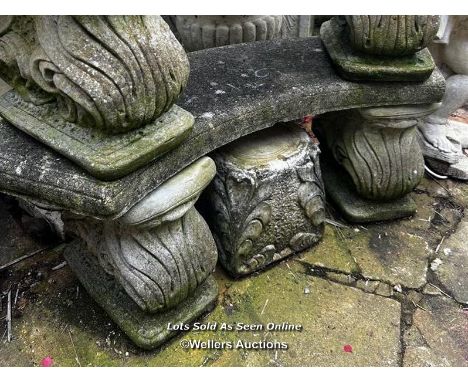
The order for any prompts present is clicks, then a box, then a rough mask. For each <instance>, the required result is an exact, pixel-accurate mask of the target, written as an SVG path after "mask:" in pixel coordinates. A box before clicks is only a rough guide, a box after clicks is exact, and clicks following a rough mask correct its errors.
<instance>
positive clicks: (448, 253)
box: [435, 218, 468, 304]
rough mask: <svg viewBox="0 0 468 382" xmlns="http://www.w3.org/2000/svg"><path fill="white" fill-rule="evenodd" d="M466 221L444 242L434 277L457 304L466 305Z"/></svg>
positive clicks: (467, 222)
mask: <svg viewBox="0 0 468 382" xmlns="http://www.w3.org/2000/svg"><path fill="white" fill-rule="evenodd" d="M467 237H468V219H467V218H464V219H463V220H462V221H461V222H460V224H459V226H458V229H457V231H456V232H455V233H453V234H452V235H451V236H450V237H449V238H448V239H446V240H444V242H443V243H442V245H441V247H440V250H439V251H438V253H437V258H438V259H440V263H439V265H438V267H437V269H436V270H435V274H436V277H437V278H438V280H439V281H440V282H441V284H442V285H443V286H444V287H445V288H446V290H447V291H449V293H450V294H451V295H452V296H453V297H454V298H455V299H456V300H457V301H459V302H461V303H463V304H468V246H467V245H466V241H465V240H466V238H467Z"/></svg>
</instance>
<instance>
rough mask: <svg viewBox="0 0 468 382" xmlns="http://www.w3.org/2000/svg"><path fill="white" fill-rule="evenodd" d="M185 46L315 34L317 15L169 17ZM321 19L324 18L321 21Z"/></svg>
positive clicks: (207, 46) (203, 45) (206, 47)
mask: <svg viewBox="0 0 468 382" xmlns="http://www.w3.org/2000/svg"><path fill="white" fill-rule="evenodd" d="M166 19H169V20H170V22H171V23H172V26H173V29H175V32H176V35H177V36H178V38H179V40H180V41H181V43H182V45H183V46H184V48H185V49H186V50H187V51H189V52H192V51H196V50H201V49H208V48H214V47H216V46H223V45H233V44H240V43H243V42H254V41H265V40H273V39H278V38H288V37H310V36H312V35H313V34H314V26H315V22H316V20H315V16H307V15H301V16H293V15H285V16H281V15H260V16H233V15H231V16H167V17H166ZM319 20H321V19H320V18H319V19H318V20H317V21H319Z"/></svg>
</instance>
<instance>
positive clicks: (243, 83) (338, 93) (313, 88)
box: [0, 37, 444, 219]
mask: <svg viewBox="0 0 468 382" xmlns="http://www.w3.org/2000/svg"><path fill="white" fill-rule="evenodd" d="M189 59H190V67H191V72H190V79H189V84H188V87H187V89H186V90H185V92H184V93H183V97H182V99H180V100H179V102H178V105H179V106H181V107H183V108H184V109H185V110H188V111H190V112H191V113H192V114H193V115H194V116H195V125H194V127H193V130H192V132H191V134H190V135H189V136H188V138H187V139H186V140H185V141H184V142H182V143H181V144H180V146H178V147H176V148H175V149H174V150H172V151H170V152H168V153H167V154H165V155H164V156H162V157H160V158H159V159H156V160H155V161H153V162H151V163H149V164H148V165H146V166H144V167H143V168H140V169H138V170H137V171H135V172H133V173H131V174H129V175H127V176H125V177H123V178H120V179H118V180H115V181H110V182H103V181H98V180H96V179H95V178H94V177H92V176H91V175H89V174H87V173H86V172H85V171H84V170H82V169H81V168H79V167H78V166H76V165H74V164H73V163H72V162H71V161H69V160H68V159H66V158H64V157H62V156H60V155H58V154H56V153H55V152H53V151H52V150H51V149H49V148H47V147H46V146H44V145H42V144H41V143H39V142H37V141H36V140H34V139H33V138H31V137H29V136H28V135H26V134H24V133H22V132H21V131H19V130H17V129H15V128H12V127H11V126H10V125H9V124H8V123H6V122H5V121H3V122H2V123H1V124H0V184H1V189H2V191H3V192H5V193H8V194H12V195H16V196H19V197H26V198H30V199H32V200H37V201H42V202H47V203H50V204H52V205H55V206H57V207H62V208H65V209H67V210H71V211H73V212H76V213H79V214H85V215H91V216H95V217H99V218H110V219H111V218H114V217H117V216H119V215H121V214H122V213H124V212H125V211H126V210H128V209H129V208H130V207H131V206H132V205H134V204H135V203H136V202H137V201H139V200H140V199H141V198H142V197H144V196H145V195H147V194H148V193H149V192H151V191H152V190H154V189H155V188H156V187H158V186H159V185H160V184H161V183H162V182H164V181H165V180H167V179H168V178H170V177H171V176H173V175H174V174H176V173H177V172H179V171H180V170H181V169H183V168H185V167H186V166H187V165H188V164H190V163H192V162H193V161H195V160H196V159H198V158H200V157H202V156H203V155H205V154H207V153H209V152H211V151H213V150H215V149H216V148H218V147H221V146H223V145H225V144H227V143H229V142H232V141H234V140H236V139H238V138H239V137H241V136H244V135H247V134H249V133H252V132H254V131H258V130H261V129H264V128H267V127H270V126H273V125H274V124H275V123H276V122H280V121H290V120H293V119H297V118H301V117H303V116H304V115H308V114H312V115H318V114H322V113H326V112H330V111H336V110H343V109H353V108H363V107H371V106H383V105H405V104H430V103H433V102H438V101H439V100H440V99H441V98H442V96H443V92H444V79H443V77H442V76H441V74H440V73H439V71H438V70H435V71H434V72H433V73H432V75H431V76H430V78H429V79H428V80H426V81H424V82H422V83H413V82H407V83H401V82H394V83H379V82H361V83H356V82H348V81H345V80H343V79H342V78H341V77H339V76H338V74H337V73H336V72H335V70H334V68H333V66H332V64H331V61H330V59H329V58H328V56H327V53H326V52H325V50H324V47H323V46H322V42H321V41H320V39H319V38H317V37H312V38H306V39H294V40H277V41H265V42H257V43H251V44H239V45H232V46H226V47H220V48H213V49H207V50H203V51H199V52H194V53H190V54H189Z"/></svg>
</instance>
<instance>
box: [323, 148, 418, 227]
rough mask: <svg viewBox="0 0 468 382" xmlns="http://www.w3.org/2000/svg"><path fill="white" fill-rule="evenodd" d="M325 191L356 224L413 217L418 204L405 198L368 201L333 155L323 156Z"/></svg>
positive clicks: (406, 196)
mask: <svg viewBox="0 0 468 382" xmlns="http://www.w3.org/2000/svg"><path fill="white" fill-rule="evenodd" d="M320 164H321V167H322V174H323V181H324V183H325V189H326V192H327V195H328V196H329V198H330V199H331V200H332V201H333V204H334V205H335V206H336V207H337V208H338V210H339V211H340V212H341V213H342V214H343V215H344V217H345V219H346V220H348V221H350V222H352V223H371V222H376V221H381V220H393V219H399V218H404V217H408V216H412V215H413V214H414V213H415V212H416V204H415V203H414V201H413V200H412V199H411V198H410V197H409V196H408V195H405V196H403V197H401V198H399V199H395V200H392V201H388V202H387V201H376V200H369V199H365V198H363V197H362V196H360V195H359V194H358V193H357V192H356V188H355V187H354V184H353V183H352V180H351V178H350V176H349V175H348V174H347V173H346V171H345V170H344V169H343V168H341V167H340V166H338V165H337V164H336V163H335V161H334V159H333V158H331V157H330V156H329V155H322V156H321V157H320Z"/></svg>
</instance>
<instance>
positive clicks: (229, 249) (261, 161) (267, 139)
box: [204, 124, 324, 276]
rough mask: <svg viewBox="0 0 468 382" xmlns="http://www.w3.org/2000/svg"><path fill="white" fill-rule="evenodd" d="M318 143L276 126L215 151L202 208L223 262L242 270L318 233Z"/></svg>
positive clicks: (320, 194)
mask: <svg viewBox="0 0 468 382" xmlns="http://www.w3.org/2000/svg"><path fill="white" fill-rule="evenodd" d="M318 152H319V150H318V148H317V147H316V146H315V145H313V144H312V143H311V141H310V138H309V137H308V136H307V134H306V133H305V132H304V131H303V130H301V129H299V128H298V127H296V126H294V125H284V124H279V125H276V126H274V127H272V128H269V129H267V130H263V131H260V132H258V133H254V134H251V135H249V136H246V137H244V138H242V139H239V140H238V141H236V142H234V143H232V144H230V145H228V146H225V147H223V148H222V149H219V150H218V151H217V152H216V154H214V156H213V158H214V160H215V162H216V167H217V175H216V177H215V180H214V182H213V183H212V186H210V188H209V189H207V191H206V193H205V196H206V199H205V202H206V203H205V205H204V207H205V209H206V211H207V214H209V217H208V222H209V223H210V226H211V229H212V231H213V234H214V237H215V240H216V242H217V245H218V249H219V253H220V261H221V264H222V265H223V266H224V267H225V268H226V269H227V270H228V271H229V272H230V273H231V274H233V275H235V276H240V275H245V274H249V273H251V272H254V271H256V270H258V269H261V268H263V267H265V266H267V265H268V264H271V263H273V262H275V261H278V260H280V259H282V258H284V257H286V256H289V255H291V254H293V253H295V252H299V251H302V250H305V249H307V248H309V247H310V246H312V245H313V244H315V243H316V242H317V241H319V240H320V238H321V237H322V234H323V226H324V224H323V220H324V193H323V185H322V179H321V174H320V167H319V163H318Z"/></svg>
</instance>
